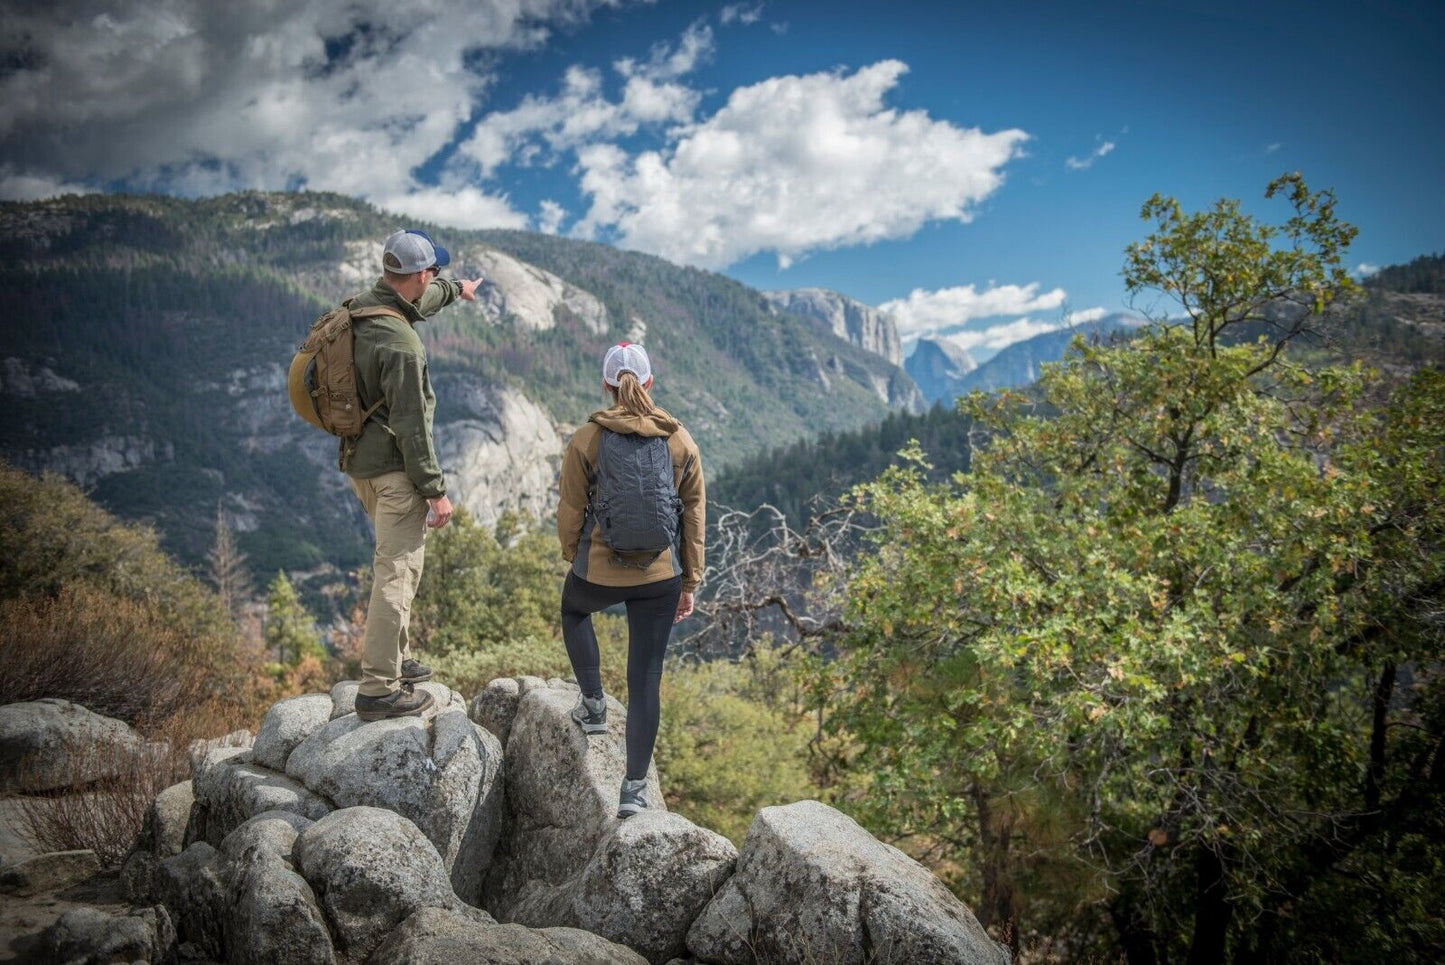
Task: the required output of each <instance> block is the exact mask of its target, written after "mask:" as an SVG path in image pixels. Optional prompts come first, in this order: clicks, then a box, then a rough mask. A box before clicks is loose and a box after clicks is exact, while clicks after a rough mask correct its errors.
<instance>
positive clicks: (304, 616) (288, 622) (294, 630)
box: [266, 572, 326, 666]
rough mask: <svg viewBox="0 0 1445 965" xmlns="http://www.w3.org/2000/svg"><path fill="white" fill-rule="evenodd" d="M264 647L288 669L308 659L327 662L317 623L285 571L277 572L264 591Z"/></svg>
mask: <svg viewBox="0 0 1445 965" xmlns="http://www.w3.org/2000/svg"><path fill="white" fill-rule="evenodd" d="M266 648H267V649H268V650H270V651H271V652H272V653H274V654H275V655H276V659H277V660H278V661H279V662H281V663H283V664H287V665H289V666H295V665H296V664H299V663H300V662H301V660H302V658H303V657H308V656H311V657H316V658H317V659H318V660H324V659H326V648H325V647H323V646H322V645H321V634H320V633H318V632H317V630H316V621H315V620H314V619H312V617H311V614H310V613H309V612H307V610H306V607H305V606H304V605H303V604H302V603H301V598H300V597H298V596H297V595H296V588H295V587H293V586H292V585H291V581H290V580H288V579H287V578H286V574H285V572H278V573H277V574H276V579H274V580H272V581H271V585H270V586H269V587H268V588H267V590H266Z"/></svg>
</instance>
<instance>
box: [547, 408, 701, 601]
mask: <svg viewBox="0 0 1445 965" xmlns="http://www.w3.org/2000/svg"><path fill="white" fill-rule="evenodd" d="M603 428H607V429H611V430H612V431H613V432H620V433H623V434H626V435H639V436H666V437H667V450H668V453H669V454H670V455H671V456H672V481H673V484H674V485H675V486H676V487H677V494H678V496H680V497H681V498H682V525H681V526H680V527H679V529H678V543H679V544H680V548H681V552H680V553H679V552H678V551H677V550H675V549H668V550H663V552H662V555H661V556H659V557H658V558H657V559H656V560H654V561H653V562H652V565H651V566H648V567H647V568H646V569H639V568H638V567H636V566H627V565H626V564H622V563H618V562H617V561H615V560H614V559H613V558H612V550H611V548H609V547H608V546H607V545H606V544H604V543H603V542H602V541H601V540H600V539H593V538H592V536H593V527H594V525H595V524H594V522H593V520H592V518H591V516H589V515H588V513H587V494H588V491H589V490H590V489H591V488H592V484H593V481H594V480H595V479H596V476H597V450H598V449H599V448H600V446H601V444H602V430H603ZM558 488H559V489H560V491H561V499H560V501H559V502H558V504H557V538H558V539H559V540H561V541H562V557H563V559H565V560H567V561H568V562H569V563H571V564H572V572H574V573H576V574H577V576H579V577H580V578H582V579H584V580H586V581H588V582H589V583H597V584H599V585H601V586H642V585H643V584H645V583H656V582H658V581H660V580H669V579H672V578H673V577H674V576H678V575H681V576H682V588H683V589H684V590H686V591H688V592H694V591H696V590H697V588H698V587H699V586H701V585H702V570H703V543H704V539H705V532H704V530H705V528H706V526H707V493H706V490H705V488H704V484H703V478H702V456H701V455H700V454H699V453H698V449H697V443H696V442H693V440H692V436H690V435H688V432H687V430H686V429H684V428H683V427H682V423H680V422H678V421H677V420H676V419H674V418H673V417H672V416H670V415H668V414H667V413H666V412H664V411H663V410H662V409H654V410H653V411H652V413H651V414H650V415H646V416H637V415H633V414H631V413H629V412H627V411H626V410H625V409H623V408H622V407H621V406H618V405H614V406H612V407H611V408H608V409H602V410H601V411H598V412H594V413H592V415H591V416H590V417H589V418H588V420H587V424H586V425H584V426H583V427H582V428H580V429H578V430H577V432H576V434H575V435H573V436H572V441H571V442H570V443H568V444H567V454H566V455H565V456H564V457H563V458H562V479H561V482H560V483H559V486H558ZM679 555H680V556H681V559H678V557H679Z"/></svg>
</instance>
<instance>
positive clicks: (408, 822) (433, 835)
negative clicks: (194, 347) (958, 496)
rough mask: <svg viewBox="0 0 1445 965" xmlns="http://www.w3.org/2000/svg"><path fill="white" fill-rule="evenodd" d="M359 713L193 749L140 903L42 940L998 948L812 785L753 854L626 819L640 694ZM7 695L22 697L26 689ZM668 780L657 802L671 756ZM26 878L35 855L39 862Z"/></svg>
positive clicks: (509, 948) (53, 955) (846, 960)
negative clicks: (628, 739) (629, 730)
mask: <svg viewBox="0 0 1445 965" xmlns="http://www.w3.org/2000/svg"><path fill="white" fill-rule="evenodd" d="M421 686H422V687H423V688H425V689H427V690H428V691H430V692H431V694H432V696H433V697H434V698H435V704H434V707H433V708H432V709H431V710H429V711H428V712H427V714H426V715H425V716H423V717H415V718H402V719H398V720H385V721H376V722H372V723H364V722H362V721H361V720H360V719H359V718H358V717H357V716H356V714H355V713H354V711H353V706H354V702H355V694H356V685H355V683H342V684H338V685H337V686H336V687H335V688H333V690H332V692H331V693H330V694H310V695H307V696H303V697H296V698H292V699H289V700H284V701H281V702H279V703H277V704H276V705H275V706H273V707H272V708H271V710H270V712H269V713H267V715H266V717H265V719H264V720H263V722H262V724H261V727H260V730H259V732H258V733H257V734H256V736H255V739H254V744H253V745H252V746H249V747H248V746H244V744H245V742H244V741H241V740H237V739H235V735H230V736H229V737H228V739H227V740H226V741H225V742H224V743H221V744H217V745H216V746H212V747H209V748H206V747H201V748H198V749H197V753H198V756H199V760H198V763H197V765H196V767H195V769H194V774H193V776H192V779H191V780H190V781H187V782H185V783H184V784H180V785H177V786H175V787H172V788H169V789H167V790H166V791H164V792H163V793H162V794H160V795H159V796H158V797H157V798H156V800H155V802H154V803H153V804H152V806H151V808H150V810H149V813H148V814H147V817H146V821H145V827H144V830H143V832H142V834H141V836H140V838H139V839H138V841H137V842H136V845H135V847H134V848H133V849H132V851H131V853H130V855H129V856H128V857H127V859H126V861H125V864H124V867H123V872H122V878H123V881H124V885H125V888H126V891H127V893H128V896H129V898H130V900H131V901H132V902H133V903H134V904H133V905H132V907H130V908H129V910H128V911H124V910H119V909H115V908H110V909H107V910H100V909H90V908H78V909H74V910H71V911H68V912H67V913H66V914H65V915H63V916H62V917H61V918H60V919H59V920H58V921H57V922H56V923H55V924H54V925H53V926H52V927H51V928H50V929H49V930H48V931H47V932H46V934H45V935H44V937H43V940H42V942H41V943H40V944H41V946H42V947H43V949H44V954H45V955H47V956H48V957H49V958H50V960H53V961H64V962H92V961H94V962H103V961H104V962H109V961H149V962H171V961H213V962H228V963H236V965H248V963H262V962H265V963H277V962H279V963H293V962H294V963H303V962H304V963H363V962H364V963H370V965H392V963H397V965H400V963H407V965H422V963H438V965H440V963H451V962H463V961H465V962H478V963H498V965H501V963H517V965H520V963H529V962H549V963H558V965H564V963H574V962H575V963H584V962H586V963H602V965H608V963H619V965H620V963H632V965H638V963H644V962H646V963H650V965H665V963H666V965H694V963H712V965H744V963H747V965H752V963H774V962H776V963H794V962H796V963H805V962H808V963H811V962H827V963H830V965H831V963H837V965H853V963H856V965H863V963H873V962H913V963H923V965H926V963H940V965H947V963H1006V962H1007V961H1008V953H1007V951H1006V950H1005V949H1004V948H1003V947H1002V946H1000V945H998V944H997V943H995V942H994V941H992V940H991V939H990V938H989V937H988V936H987V934H986V933H985V932H984V930H983V928H982V927H981V926H980V925H979V923H978V921H977V919H975V917H974V916H973V914H972V912H970V911H969V910H968V908H967V907H965V906H964V905H963V904H962V903H960V902H959V901H958V899H957V898H955V897H954V896H953V895H952V893H950V892H949V891H948V889H947V888H945V887H944V886H943V885H942V884H941V883H940V882H939V881H938V880H937V879H936V878H934V877H933V875H932V874H930V873H929V872H928V871H927V869H925V868H923V867H922V866H921V865H919V864H917V863H916V862H914V861H913V860H912V859H910V858H908V857H907V856H906V855H904V854H903V853H902V852H900V851H898V850H897V849H895V848H892V847H889V846H887V845H884V844H882V843H881V842H879V841H877V840H876V839H874V838H873V837H872V836H871V835H869V834H868V833H867V832H866V831H865V830H863V829H862V828H861V827H859V826H858V825H857V824H856V823H855V822H853V821H852V820H851V819H849V818H847V817H846V816H844V815H843V814H841V813H839V812H837V811H835V810H833V809H832V808H829V807H827V806H825V805H823V804H820V803H818V802H816V801H801V802H798V803H795V804H790V805H787V806H782V807H771V808H766V809H764V810H763V811H762V812H761V813H759V815H758V816H757V818H756V820H755V821H754V822H753V825H752V827H751V828H750V830H749V831H748V834H747V836H746V838H745V840H744V842H743V847H742V850H741V853H739V851H738V850H737V849H736V848H734V846H733V845H732V843H731V842H729V841H728V840H727V839H726V838H724V837H722V836H721V835H718V834H716V833H715V832H713V831H710V830H708V829H706V828H701V827H698V826H697V825H695V824H693V823H692V822H690V821H688V820H687V819H686V818H684V817H682V816H681V815H678V814H675V813H669V812H668V811H667V810H665V808H662V807H659V808H657V809H655V810H651V811H647V812H644V813H642V814H639V815H637V816H635V817H633V818H631V819H629V820H626V821H620V820H618V819H617V817H616V815H615V810H616V795H617V788H618V785H619V783H620V781H621V778H622V773H623V767H624V762H625V757H626V753H625V746H624V731H625V726H626V716H625V712H624V709H623V708H622V707H621V706H620V705H619V704H617V703H616V701H611V702H610V703H611V706H610V713H609V715H608V719H609V721H610V722H611V727H610V728H609V730H608V732H607V733H605V734H602V735H594V736H592V737H587V736H585V735H584V734H583V733H582V732H581V731H580V730H579V729H578V728H577V727H576V725H575V724H574V723H573V722H572V720H571V718H570V716H569V714H570V710H571V708H572V705H573V703H574V702H575V700H576V696H577V689H576V687H575V685H573V684H570V683H567V682H564V681H561V680H555V679H554V680H552V681H543V680H541V679H538V678H534V677H521V678H516V679H506V680H497V681H493V682H492V683H491V684H490V685H489V686H488V687H487V688H486V690H485V691H484V692H483V693H481V694H478V695H477V696H476V697H475V698H474V699H473V700H472V702H471V704H470V707H468V705H467V704H466V703H465V702H464V700H463V698H462V696H461V695H460V694H458V693H456V692H455V691H452V690H450V689H448V688H446V687H444V686H441V685H438V684H433V683H428V684H422V685H421ZM10 709H11V710H12V714H11V716H15V712H14V711H13V706H12V708H10ZM648 780H649V782H650V783H651V785H652V791H653V795H652V799H653V800H656V801H659V802H660V801H661V800H662V795H661V793H660V792H661V788H660V787H659V786H658V778H657V774H656V773H655V772H653V773H651V774H649V778H648ZM28 873H29V874H31V875H34V874H38V872H37V871H36V870H35V869H34V868H31V869H28Z"/></svg>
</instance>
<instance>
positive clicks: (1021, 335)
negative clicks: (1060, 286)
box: [943, 318, 1068, 353]
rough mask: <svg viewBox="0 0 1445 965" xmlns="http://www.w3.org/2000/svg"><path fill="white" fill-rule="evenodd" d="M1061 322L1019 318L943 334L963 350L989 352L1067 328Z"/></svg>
mask: <svg viewBox="0 0 1445 965" xmlns="http://www.w3.org/2000/svg"><path fill="white" fill-rule="evenodd" d="M1067 327H1068V326H1066V325H1065V324H1064V323H1062V322H1041V321H1038V320H1036V319H1032V318H1019V319H1015V320H1014V321H1012V322H1005V323H1003V324H1001V325H990V326H989V327H988V328H984V329H979V330H976V331H967V332H956V333H954V334H952V335H945V336H943V337H944V338H945V339H947V340H948V341H949V342H952V343H953V344H954V345H957V346H958V347H959V348H961V349H964V350H965V351H978V350H979V349H983V350H985V351H987V352H989V353H993V352H997V351H999V350H1000V349H1004V348H1007V347H1008V346H1010V345H1012V344H1014V343H1015V342H1022V341H1025V340H1027V339H1031V338H1033V337H1034V336H1036V335H1043V334H1044V333H1046V332H1057V331H1058V330H1059V329H1061V328H1067Z"/></svg>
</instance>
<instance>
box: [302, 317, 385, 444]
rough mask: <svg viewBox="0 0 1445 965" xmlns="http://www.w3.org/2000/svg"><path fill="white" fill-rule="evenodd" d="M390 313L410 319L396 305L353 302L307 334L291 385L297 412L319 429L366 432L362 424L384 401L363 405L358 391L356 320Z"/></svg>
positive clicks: (355, 433)
mask: <svg viewBox="0 0 1445 965" xmlns="http://www.w3.org/2000/svg"><path fill="white" fill-rule="evenodd" d="M378 315H390V316H392V317H393V318H400V319H401V320H402V321H406V318H405V316H403V315H402V314H401V313H400V312H398V311H396V310H395V309H393V308H384V307H382V306H380V305H377V306H374V307H372V308H352V307H351V303H350V302H349V301H347V302H345V303H343V304H342V305H341V306H340V307H339V308H333V309H332V310H331V311H329V312H327V313H326V314H325V315H322V316H321V317H320V318H318V319H317V320H316V323H315V324H314V325H312V326H311V331H309V332H307V333H306V341H304V342H302V343H301V347H300V348H299V349H297V350H296V356H295V357H294V358H293V359H291V371H290V373H289V374H288V375H287V378H286V388H287V391H288V393H289V394H290V396H291V407H292V408H293V409H295V410H296V414H297V415H299V416H300V417H301V418H303V419H305V420H306V421H307V422H309V423H311V424H312V425H313V426H315V427H316V428H318V429H324V430H325V431H327V432H329V433H331V434H332V435H333V436H341V437H342V438H343V439H351V438H354V437H356V436H359V435H361V430H362V427H363V426H365V425H366V420H367V419H370V418H371V416H372V413H374V412H375V411H376V410H377V407H378V406H380V405H381V403H382V402H383V401H384V400H381V399H378V400H377V402H376V405H373V406H372V407H371V408H369V409H366V410H363V409H362V408H361V397H360V396H358V395H357V393H356V362H355V360H354V358H353V355H352V352H353V346H354V341H353V339H352V332H351V325H352V322H354V321H355V320H356V319H358V318H374V317H376V316H378Z"/></svg>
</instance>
